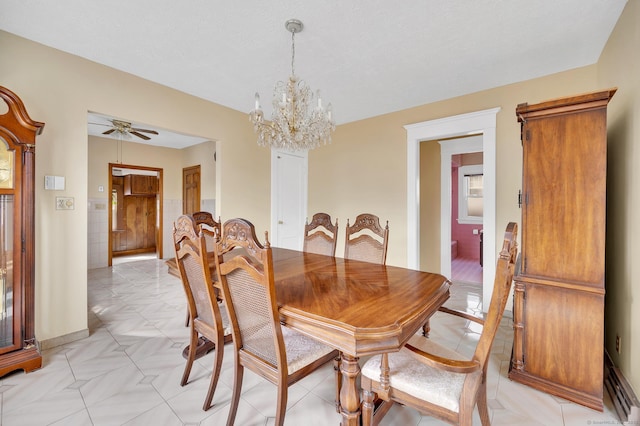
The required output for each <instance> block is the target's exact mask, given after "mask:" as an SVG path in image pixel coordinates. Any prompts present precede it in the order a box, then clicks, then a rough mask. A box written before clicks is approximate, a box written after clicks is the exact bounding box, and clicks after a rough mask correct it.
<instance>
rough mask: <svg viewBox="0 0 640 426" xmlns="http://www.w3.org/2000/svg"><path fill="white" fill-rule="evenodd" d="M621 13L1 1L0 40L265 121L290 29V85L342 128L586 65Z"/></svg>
mask: <svg viewBox="0 0 640 426" xmlns="http://www.w3.org/2000/svg"><path fill="white" fill-rule="evenodd" d="M626 1H627V0H562V1H558V0H535V1H532V0H403V1H402V2H394V1H389V0H367V1H364V0H354V1H338V0H325V1H315V2H306V1H299V0H297V1H296V0H277V1H275V0H274V1H270V2H265V1H259V0H244V1H214V0H208V1H204V0H192V1H188V2H182V1H175V0H136V1H131V0H110V1H86V0H57V1H47V0H2V12H1V13H0V29H3V30H5V31H8V32H11V33H14V34H16V35H19V36H22V37H25V38H28V39H31V40H34V41H36V42H39V43H42V44H45V45H48V46H51V47H54V48H57V49H60V50H63V51H66V52H69V53H72V54H75V55H79V56H82V57H85V58H87V59H90V60H92V61H95V62H98V63H101V64H104V65H107V66H110V67H113V68H116V69H119V70H122V71H125V72H128V73H131V74H135V75H138V76H140V77H143V78H145V79H148V80H151V81H155V82H158V83H161V84H163V85H166V86H169V87H172V88H175V89H178V90H181V91H183V92H186V93H189V94H192V95H195V96H198V97H201V98H203V99H207V100H210V101H213V102H216V103H219V104H222V105H225V106H228V107H230V108H233V109H236V110H238V111H242V112H248V111H249V110H251V109H252V107H253V104H254V99H253V97H254V93H255V92H256V91H258V92H260V93H261V95H262V103H263V107H264V109H265V114H266V115H267V116H269V115H270V109H269V107H270V98H271V93H272V91H273V86H274V84H275V82H276V81H278V80H285V79H286V78H287V77H288V75H289V74H290V71H291V70H290V66H291V46H290V43H291V34H290V33H289V32H287V31H286V29H285V27H284V23H285V21H286V20H287V19H290V18H297V19H300V20H301V21H302V22H303V23H304V30H303V31H302V32H301V33H300V34H297V35H296V62H295V68H296V74H298V76H299V77H301V78H302V79H304V80H306V81H307V83H308V84H309V85H310V86H311V88H312V89H314V90H316V89H322V95H323V99H324V100H325V103H326V102H328V101H330V102H331V103H332V104H333V108H334V116H335V118H336V121H337V123H338V124H343V123H347V122H351V121H355V120H360V119H364V118H368V117H372V116H377V115H381V114H385V113H389V112H393V111H398V110H402V109H405V108H410V107H413V106H417V105H423V104H426V103H429V102H434V101H437V100H441V99H447V98H451V97H454V96H459V95H464V94H467V93H472V92H477V91H480V90H484V89H489V88H492V87H497V86H502V85H505V84H509V83H514V82H518V81H523V80H528V79H531V78H536V77H539V76H543V75H547V74H552V73H556V72H560V71H565V70H569V69H573V68H577V67H582V66H586V65H590V64H593V63H595V62H596V61H597V60H598V57H599V55H600V53H601V52H602V49H603V47H604V45H605V43H606V41H607V39H608V37H609V35H610V33H611V31H612V29H613V27H614V26H615V24H616V22H617V20H618V18H619V17H620V14H621V13H622V10H623V8H624V6H625V4H626ZM562 95H566V94H564V93H559V94H558V96H562Z"/></svg>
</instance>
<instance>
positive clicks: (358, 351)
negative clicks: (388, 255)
mask: <svg viewBox="0 0 640 426" xmlns="http://www.w3.org/2000/svg"><path fill="white" fill-rule="evenodd" d="M273 261H274V262H273V263H274V278H275V283H276V300H277V301H278V305H279V306H280V314H281V316H282V318H283V321H284V322H285V323H286V324H287V326H289V327H291V328H294V329H296V330H298V331H300V332H303V333H305V334H307V335H309V336H311V337H313V338H315V339H318V340H320V341H323V342H324V343H326V344H328V345H329V346H332V347H334V348H336V349H338V350H340V351H341V352H343V353H346V354H349V355H351V356H355V357H360V356H363V355H370V354H376V353H381V352H385V351H393V350H398V349H399V348H400V347H401V346H402V345H403V344H404V343H405V342H406V341H407V340H408V339H409V337H411V336H412V335H413V334H414V333H415V332H416V331H417V330H418V329H419V328H420V327H421V326H422V325H423V324H424V323H425V322H426V321H427V320H428V319H429V317H430V316H431V315H432V314H433V313H434V312H435V311H437V310H438V308H439V307H440V306H442V304H443V303H444V302H445V301H446V300H447V299H448V298H449V285H450V283H449V281H448V280H447V279H446V278H445V277H444V276H442V275H440V274H434V273H429V272H422V271H415V270H411V269H406V268H400V267H394V266H386V265H378V264H374V263H368V262H361V261H356V260H348V259H342V258H337V257H330V256H322V255H317V254H311V253H303V252H299V251H295V250H287V249H281V248H273Z"/></svg>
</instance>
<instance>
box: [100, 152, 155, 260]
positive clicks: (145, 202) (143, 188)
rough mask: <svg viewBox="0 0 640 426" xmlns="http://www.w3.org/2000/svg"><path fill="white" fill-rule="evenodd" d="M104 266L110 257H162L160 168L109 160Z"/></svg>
mask: <svg viewBox="0 0 640 426" xmlns="http://www.w3.org/2000/svg"><path fill="white" fill-rule="evenodd" d="M108 176H109V177H110V179H109V192H108V193H109V194H110V197H111V198H110V204H109V206H110V208H108V209H107V210H108V221H107V226H108V247H109V249H108V254H109V256H108V266H112V265H113V259H114V257H120V256H127V257H129V258H130V257H131V256H136V255H144V256H148V255H149V254H152V255H153V256H154V257H155V258H157V259H161V258H162V220H163V215H162V207H163V198H162V187H163V183H162V169H159V168H154V167H144V166H136V165H125V164H119V163H117V164H114V163H109V175H108Z"/></svg>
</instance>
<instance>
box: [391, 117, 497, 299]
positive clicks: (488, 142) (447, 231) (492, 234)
mask: <svg viewBox="0 0 640 426" xmlns="http://www.w3.org/2000/svg"><path fill="white" fill-rule="evenodd" d="M500 109H501V108H500V107H496V108H490V109H486V110H481V111H476V112H471V113H467V114H460V115H455V116H451V117H445V118H440V119H436V120H429V121H423V122H421V123H414V124H408V125H406V126H404V128H405V130H406V131H407V266H408V267H409V268H413V269H419V268H420V143H421V142H425V141H430V140H441V139H449V138H455V137H459V136H467V135H473V134H480V135H482V147H481V149H480V151H483V153H484V155H483V158H484V191H485V192H484V238H483V240H484V241H483V243H484V250H483V265H484V266H483V268H482V269H483V272H482V281H483V285H482V297H483V299H482V300H483V301H484V302H483V304H482V309H483V311H484V312H486V311H487V309H488V307H489V301H490V300H491V295H492V293H493V286H492V285H491V283H493V280H494V277H495V265H496V258H497V257H496V256H497V253H496V118H497V117H496V116H497V114H498V112H499V111H500ZM442 142H443V143H442V144H441V146H442V149H441V156H440V158H441V179H442V181H441V185H442V187H443V191H442V192H443V193H442V194H441V203H440V204H441V205H440V210H441V212H440V221H441V226H440V265H441V266H440V268H441V269H440V273H441V274H443V275H445V276H447V277H450V276H451V222H450V220H451V172H450V168H451V155H453V154H452V153H451V151H452V149H449V148H448V147H447V141H444V140H443V141H442ZM471 150H472V149H468V150H467V151H471ZM445 163H446V164H447V165H448V166H446V167H445V166H443V165H444V164H445ZM447 170H448V172H447ZM445 175H446V176H445ZM445 183H446V184H447V188H448V189H449V190H448V191H447V192H446V193H445V191H444V184H445Z"/></svg>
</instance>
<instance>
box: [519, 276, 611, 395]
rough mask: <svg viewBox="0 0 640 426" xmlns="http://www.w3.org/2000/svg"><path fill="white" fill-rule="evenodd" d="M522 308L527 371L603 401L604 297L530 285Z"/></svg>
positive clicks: (546, 286)
mask: <svg viewBox="0 0 640 426" xmlns="http://www.w3.org/2000/svg"><path fill="white" fill-rule="evenodd" d="M525 305H526V308H525V310H524V327H525V332H524V336H525V340H524V353H525V357H524V369H525V370H526V372H527V373H529V374H533V375H534V376H536V377H538V378H541V379H543V380H545V381H547V382H549V383H555V384H559V385H561V386H562V387H564V388H565V389H579V390H580V391H581V392H584V393H586V394H587V395H591V396H593V397H595V399H596V400H600V401H601V400H602V366H603V362H604V359H603V357H604V355H603V353H604V352H603V350H602V342H603V341H604V331H603V327H602V324H603V322H604V296H603V295H602V294H596V293H591V292H587V291H576V290H571V289H566V288H561V287H553V286H548V285H537V284H528V285H527V286H526V296H525Z"/></svg>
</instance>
